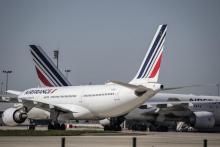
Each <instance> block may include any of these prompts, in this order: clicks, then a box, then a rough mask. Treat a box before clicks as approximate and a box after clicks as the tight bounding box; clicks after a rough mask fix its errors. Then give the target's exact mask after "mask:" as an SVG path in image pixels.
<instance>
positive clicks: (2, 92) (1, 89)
mask: <svg viewBox="0 0 220 147" xmlns="http://www.w3.org/2000/svg"><path fill="white" fill-rule="evenodd" d="M3 84H4V82H1V93H3Z"/></svg>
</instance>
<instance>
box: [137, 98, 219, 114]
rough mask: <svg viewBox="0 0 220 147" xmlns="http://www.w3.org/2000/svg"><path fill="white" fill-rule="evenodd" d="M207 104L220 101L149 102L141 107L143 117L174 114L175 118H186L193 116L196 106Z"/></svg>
mask: <svg viewBox="0 0 220 147" xmlns="http://www.w3.org/2000/svg"><path fill="white" fill-rule="evenodd" d="M207 103H210V104H211V103H220V101H199V102H195V101H194V102H193V103H192V102H190V101H175V102H172V101H171V102H147V103H145V104H143V105H142V106H140V107H139V109H141V111H142V114H143V115H147V114H164V115H168V114H172V115H174V116H181V115H184V116H186V115H187V114H191V113H192V111H191V109H190V108H191V107H193V106H194V105H196V104H207Z"/></svg>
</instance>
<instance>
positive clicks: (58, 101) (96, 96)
mask: <svg viewBox="0 0 220 147" xmlns="http://www.w3.org/2000/svg"><path fill="white" fill-rule="evenodd" d="M154 94H155V91H153V90H148V92H147V95H146V94H145V95H143V96H140V97H138V96H136V95H135V93H134V90H132V89H129V88H126V87H123V86H120V85H117V84H106V85H87V86H69V87H53V88H33V89H28V90H25V91H24V92H23V93H22V94H21V95H19V98H21V99H26V100H32V101H35V100H36V101H38V102H42V103H48V104H51V105H54V106H58V107H60V108H63V109H66V110H70V111H72V112H73V113H72V115H68V118H66V117H61V118H62V119H71V118H69V117H70V116H71V117H72V119H102V118H106V117H114V116H119V115H123V114H126V113H128V112H129V111H130V110H131V109H134V108H136V107H137V106H139V105H141V104H142V103H144V101H146V100H147V99H148V98H150V97H152V96H153V95H154ZM65 116H66V115H65Z"/></svg>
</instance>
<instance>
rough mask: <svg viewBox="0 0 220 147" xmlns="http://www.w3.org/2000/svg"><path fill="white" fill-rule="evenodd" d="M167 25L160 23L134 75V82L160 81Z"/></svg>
mask: <svg viewBox="0 0 220 147" xmlns="http://www.w3.org/2000/svg"><path fill="white" fill-rule="evenodd" d="M166 31H167V25H166V24H163V25H159V26H158V29H157V32H156V34H155V35H154V38H153V40H152V42H151V44H150V46H149V49H148V51H147V53H146V55H145V57H144V60H143V61H142V64H141V66H140V68H139V70H138V72H137V74H136V76H135V77H134V79H133V80H132V81H131V82H130V83H133V84H139V83H146V82H152V83H156V82H157V81H158V76H159V71H160V64H161V60H162V52H163V49H164V42H165V37H166Z"/></svg>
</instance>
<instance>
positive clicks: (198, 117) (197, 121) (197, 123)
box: [190, 111, 215, 129]
mask: <svg viewBox="0 0 220 147" xmlns="http://www.w3.org/2000/svg"><path fill="white" fill-rule="evenodd" d="M190 123H191V124H192V125H193V126H194V127H195V128H199V129H208V128H213V127H214V125H215V117H214V115H213V113H212V112H207V111H200V112H194V115H193V116H192V117H191V118H190Z"/></svg>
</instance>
